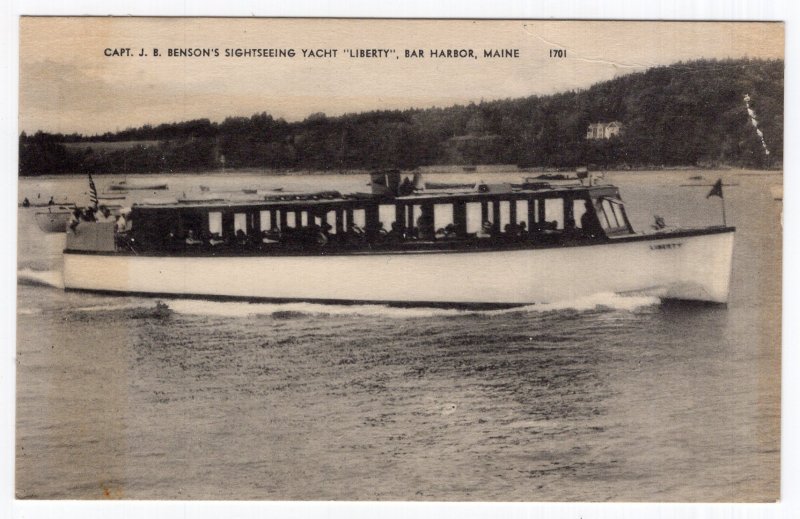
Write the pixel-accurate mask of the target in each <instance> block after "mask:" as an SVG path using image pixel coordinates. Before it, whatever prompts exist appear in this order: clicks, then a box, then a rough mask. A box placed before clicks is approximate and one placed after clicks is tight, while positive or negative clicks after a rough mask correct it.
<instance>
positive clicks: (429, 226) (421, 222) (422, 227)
mask: <svg viewBox="0 0 800 519" xmlns="http://www.w3.org/2000/svg"><path fill="white" fill-rule="evenodd" d="M417 228H418V229H419V239H420V240H434V239H435V238H436V229H435V228H434V225H433V218H431V217H426V216H425V215H420V216H419V218H417Z"/></svg>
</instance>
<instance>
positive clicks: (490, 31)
mask: <svg viewBox="0 0 800 519" xmlns="http://www.w3.org/2000/svg"><path fill="white" fill-rule="evenodd" d="M18 22H19V114H18V117H19V119H18V127H19V132H18V135H16V136H15V138H17V139H18V143H19V146H18V149H19V155H18V172H17V173H18V184H17V186H18V191H17V204H18V207H17V219H16V226H17V243H16V247H17V258H16V263H17V265H16V267H17V272H16V279H17V293H16V327H17V328H16V336H17V340H16V355H15V363H16V366H15V367H16V396H15V402H16V410H15V424H14V431H15V444H14V448H13V449H14V452H13V456H12V458H13V462H14V474H15V483H14V493H15V497H16V499H18V500H248V501H337V502H340V501H369V502H374V501H377V502H396V501H403V502H408V501H412V502H415V501H419V502H617V503H618V502H666V503H678V502H688V503H775V502H776V501H779V500H780V499H781V357H782V355H781V326H782V318H781V312H782V294H783V291H782V280H783V275H782V249H783V187H784V183H783V169H784V166H783V161H784V97H785V91H784V69H785V67H784V29H785V26H784V24H783V23H781V22H777V21H776V22H725V21H704V22H701V21H557V20H485V19H484V20H455V19H438V20H437V19H428V20H423V19H356V18H336V19H333V18H329V19H325V18H258V17H251V18H203V17H175V18H158V17H81V16H52V17H40V16H23V17H20V18H19V20H18ZM576 517H577V516H576Z"/></svg>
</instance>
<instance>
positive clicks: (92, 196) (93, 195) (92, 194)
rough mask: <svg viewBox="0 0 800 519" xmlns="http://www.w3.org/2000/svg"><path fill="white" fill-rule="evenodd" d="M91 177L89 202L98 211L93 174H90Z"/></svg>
mask: <svg viewBox="0 0 800 519" xmlns="http://www.w3.org/2000/svg"><path fill="white" fill-rule="evenodd" d="M88 175H89V201H90V202H91V203H92V207H94V208H95V209H97V187H96V186H95V185H94V180H92V174H91V173H88Z"/></svg>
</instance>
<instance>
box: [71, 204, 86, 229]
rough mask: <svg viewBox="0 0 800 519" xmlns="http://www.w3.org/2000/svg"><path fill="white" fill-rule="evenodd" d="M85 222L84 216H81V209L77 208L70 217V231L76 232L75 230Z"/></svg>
mask: <svg viewBox="0 0 800 519" xmlns="http://www.w3.org/2000/svg"><path fill="white" fill-rule="evenodd" d="M82 220H83V215H82V214H81V210H80V208H78V207H76V208H75V209H73V211H72V215H71V216H70V217H69V229H70V230H71V231H72V232H75V229H77V228H78V225H79V224H80V223H81V221H82Z"/></svg>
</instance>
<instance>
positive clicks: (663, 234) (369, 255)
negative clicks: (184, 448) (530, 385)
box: [64, 170, 735, 306]
mask: <svg viewBox="0 0 800 519" xmlns="http://www.w3.org/2000/svg"><path fill="white" fill-rule="evenodd" d="M582 176H583V177H584V178H581V179H579V178H575V179H573V180H572V181H566V182H559V183H558V185H556V183H555V182H543V181H537V180H536V179H526V181H525V182H523V183H521V184H519V185H515V184H497V185H487V184H483V183H479V184H477V185H475V186H453V185H451V186H447V185H445V186H441V185H440V186H439V187H438V188H434V189H424V188H419V182H417V183H416V184H415V183H413V182H411V180H410V179H409V178H405V179H403V181H402V182H401V177H402V175H401V173H400V172H399V171H396V170H393V171H386V172H380V173H376V174H373V179H372V192H371V193H354V194H341V193H339V192H335V191H322V192H317V193H306V194H290V193H278V194H276V193H272V194H269V195H266V196H265V195H258V194H255V195H253V194H251V195H250V196H249V197H246V198H242V197H238V198H236V197H227V198H226V197H218V198H216V199H211V198H212V197H208V196H205V197H204V199H203V200H188V199H184V200H177V199H174V198H173V199H170V200H166V199H165V200H162V201H156V202H152V201H151V202H149V203H146V204H139V205H134V206H133V207H132V208H131V211H130V214H129V219H128V222H127V227H126V228H124V229H115V224H114V223H105V222H82V223H80V224H79V225H77V227H75V228H74V229H68V230H67V241H66V250H65V251H64V284H65V287H66V289H68V290H86V291H96V292H104V293H116V294H139V295H152V296H158V297H169V296H180V297H203V298H216V299H245V300H277V301H293V300H302V301H317V302H337V303H339V302H342V303H343V302H354V301H359V302H373V303H400V304H417V305H443V304H445V305H449V304H453V305H473V304H474V305H490V306H491V305H498V306H513V305H524V304H534V303H543V302H555V301H561V300H565V299H572V298H575V297H580V296H585V295H589V294H595V293H600V292H616V293H639V294H650V295H656V296H659V297H662V298H671V299H686V300H698V301H710V302H717V303H725V302H726V301H727V298H728V289H729V283H730V274H731V261H732V251H733V236H734V231H735V229H734V228H733V227H727V226H716V227H706V228H697V229H660V230H655V231H651V232H647V233H637V232H634V230H633V229H632V227H631V225H630V222H629V220H628V217H627V215H626V213H625V208H624V206H623V203H622V201H621V199H620V196H619V191H618V189H617V188H616V187H614V186H612V185H597V184H596V183H595V182H593V181H592V179H591V177H589V178H586V175H585V174H584V175H582ZM417 180H418V179H417ZM384 222H390V224H389V226H388V227H384Z"/></svg>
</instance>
